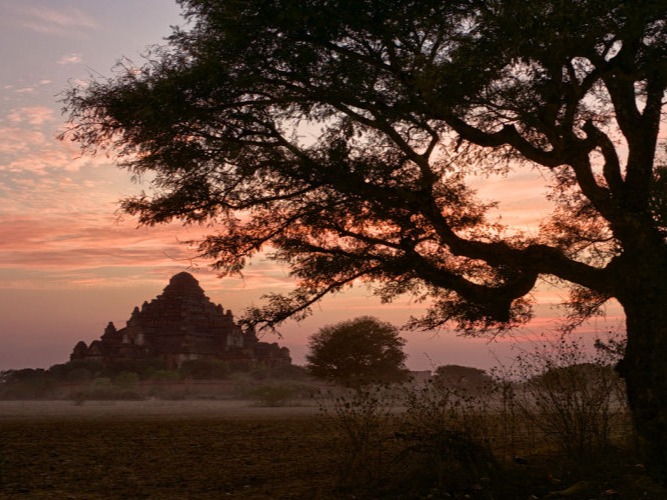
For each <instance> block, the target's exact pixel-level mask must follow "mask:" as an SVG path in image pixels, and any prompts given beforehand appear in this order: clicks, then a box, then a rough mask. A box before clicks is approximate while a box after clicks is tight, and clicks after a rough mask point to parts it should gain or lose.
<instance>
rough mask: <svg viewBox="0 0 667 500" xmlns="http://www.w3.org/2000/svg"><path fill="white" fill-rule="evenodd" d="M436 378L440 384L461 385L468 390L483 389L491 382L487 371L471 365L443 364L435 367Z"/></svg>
mask: <svg viewBox="0 0 667 500" xmlns="http://www.w3.org/2000/svg"><path fill="white" fill-rule="evenodd" d="M434 379H435V381H436V383H438V384H439V385H447V386H450V387H451V386H454V387H460V388H462V389H467V390H469V391H470V390H483V389H485V388H486V386H488V385H489V384H491V377H490V376H489V375H488V374H487V373H486V371H484V370H481V369H479V368H473V367H471V366H460V365H443V366H438V367H437V368H436V369H435V373H434Z"/></svg>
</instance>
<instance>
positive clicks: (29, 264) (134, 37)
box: [0, 0, 620, 370]
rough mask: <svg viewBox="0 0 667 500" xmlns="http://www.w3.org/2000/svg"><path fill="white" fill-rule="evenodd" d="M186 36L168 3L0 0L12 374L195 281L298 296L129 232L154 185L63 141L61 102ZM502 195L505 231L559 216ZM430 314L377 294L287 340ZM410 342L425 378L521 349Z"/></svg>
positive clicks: (435, 336) (519, 183)
mask: <svg viewBox="0 0 667 500" xmlns="http://www.w3.org/2000/svg"><path fill="white" fill-rule="evenodd" d="M175 24H181V20H180V17H179V10H178V7H177V6H176V5H175V3H174V2H172V1H170V0H141V1H139V2H136V1H132V2H130V1H128V0H115V1H113V2H90V1H84V0H79V1H76V0H48V1H47V0H43V1H41V2H39V1H34V0H24V1H21V2H16V1H14V0H0V54H2V61H3V72H2V74H1V76H0V346H2V347H1V348H0V370H3V369H11V368H23V367H48V366H50V365H52V364H55V363H60V362H64V361H66V360H67V359H68V356H69V353H70V352H71V349H72V347H73V346H74V344H75V343H76V342H77V341H78V340H85V341H86V342H90V341H91V340H93V339H96V338H98V337H99V336H100V335H101V333H102V331H103V329H104V327H105V325H106V324H107V322H108V321H114V322H115V323H116V325H117V326H119V325H124V322H125V321H126V320H127V319H128V318H129V315H130V313H131V311H132V308H133V307H134V306H135V305H140V304H141V303H142V302H143V301H144V300H150V299H152V298H153V297H155V296H156V295H158V294H159V293H160V292H161V291H162V289H163V288H164V286H166V284H167V282H168V279H169V277H170V276H171V275H173V274H175V273H177V272H180V271H183V270H191V272H193V274H194V275H195V277H196V278H197V279H198V280H199V281H200V283H201V285H202V287H203V288H204V290H205V291H206V292H207V294H208V296H209V297H210V298H211V299H212V300H213V301H214V302H216V303H221V304H222V305H223V307H225V308H226V309H231V310H232V311H234V312H235V313H237V314H239V313H240V312H241V311H242V310H243V309H244V308H245V307H246V306H249V305H252V304H255V305H257V304H260V303H261V296H262V295H263V294H264V293H267V292H273V291H288V290H289V289H290V286H291V282H290V280H289V278H288V277H287V275H286V271H285V269H282V268H280V267H278V266H276V265H274V264H272V263H270V262H267V261H265V260H262V259H257V260H256V261H255V262H253V264H252V266H251V267H250V268H248V269H247V271H246V272H245V275H244V279H238V278H233V279H232V278H226V279H224V280H218V279H217V278H216V277H215V275H214V274H213V273H212V272H210V271H209V270H208V269H207V263H206V262H203V261H193V260H191V258H192V251H191V250H190V249H188V248H187V247H185V246H183V245H181V244H180V243H179V242H180V241H183V240H187V239H189V238H191V237H192V236H193V235H196V234H197V233H196V230H193V229H187V228H183V227H180V226H178V225H169V226H163V227H158V228H153V229H150V230H149V229H136V227H135V226H136V224H135V221H133V220H128V219H125V220H118V217H117V214H116V210H117V201H118V199H119V198H121V197H123V196H126V195H128V194H132V193H135V192H137V191H138V190H140V189H141V188H142V186H140V185H139V186H138V185H136V184H133V183H132V182H131V181H130V179H129V175H128V174H127V173H126V172H124V171H121V170H119V169H117V168H115V167H114V166H113V164H112V162H110V161H109V160H108V159H105V158H82V157H80V155H79V152H78V150H77V149H76V147H75V146H74V145H72V144H67V143H62V142H59V141H57V140H56V139H55V137H56V135H57V134H58V132H59V131H60V130H61V128H62V126H63V117H62V116H61V114H60V103H59V102H58V99H59V94H60V93H61V92H62V91H63V90H64V89H66V88H67V87H68V85H69V83H68V82H77V81H84V80H86V79H89V77H90V76H91V75H94V76H96V77H103V76H105V75H109V74H110V72H111V68H112V66H113V64H114V62H115V61H116V60H117V59H118V58H120V57H121V56H127V57H129V58H131V59H134V60H135V61H139V60H140V56H139V55H140V53H141V52H142V51H143V49H144V48H145V47H146V46H147V45H149V44H151V43H155V42H159V41H160V40H161V39H162V38H163V37H164V36H165V35H167V34H168V33H169V31H170V30H169V26H170V25H175ZM509 181H511V182H509ZM501 182H502V183H503V185H505V184H507V185H508V186H511V187H500V186H501V184H500V183H501ZM144 187H145V186H144ZM501 189H502V192H503V204H502V208H503V221H504V222H506V223H507V222H511V223H514V224H516V225H517V226H519V227H521V228H523V229H526V228H528V229H530V228H531V227H534V225H535V223H536V221H537V220H538V219H539V217H540V216H542V215H544V214H545V213H546V212H547V211H548V207H547V206H546V205H545V204H544V202H543V201H542V200H543V198H542V196H541V194H542V185H541V183H540V178H539V176H538V175H537V173H536V172H531V171H527V172H523V171H521V172H518V173H516V174H514V175H513V176H511V179H510V180H500V179H490V180H487V181H485V183H484V184H481V185H480V194H481V195H482V196H488V197H491V196H494V195H495V194H496V193H498V192H499V190H501ZM192 266H194V268H195V270H194V271H192ZM539 295H540V297H541V305H540V306H538V313H539V314H538V317H537V318H536V320H535V321H534V322H533V323H531V325H529V326H528V328H526V329H524V330H522V332H518V333H519V334H520V335H521V336H522V338H526V337H532V338H536V337H537V336H539V334H540V333H542V332H545V331H546V332H549V331H552V330H553V325H554V318H555V316H557V311H555V310H553V308H552V307H551V305H552V304H553V303H555V302H557V301H558V300H559V298H560V297H559V295H558V293H556V292H554V291H548V290H546V289H543V290H541V291H540V292H539ZM419 311H420V308H419V307H418V306H416V305H414V304H411V303H410V301H409V300H408V299H406V300H403V301H397V302H396V303H394V304H390V305H381V304H379V302H378V301H377V300H376V299H374V298H373V297H371V296H370V294H369V292H368V291H367V290H365V289H359V290H354V291H352V292H349V293H345V294H343V295H341V296H338V297H335V298H332V299H327V300H325V301H324V302H323V303H322V304H321V306H319V307H317V308H316V309H315V314H314V315H313V317H311V318H309V319H308V320H306V321H305V322H303V323H301V324H295V323H288V324H286V325H285V326H284V328H282V329H281V333H282V335H283V338H282V339H280V340H279V341H280V342H281V343H282V344H283V345H286V346H287V347H289V348H290V349H291V351H292V354H293V358H294V360H295V362H297V363H301V362H303V354H304V353H305V345H306V342H307V337H308V336H309V335H310V334H312V333H313V332H314V331H316V330H317V329H318V328H319V327H320V326H322V325H324V324H330V323H334V322H338V321H341V320H344V319H348V318H352V317H355V316H360V315H367V314H370V315H374V316H377V317H380V318H382V319H384V320H388V321H392V322H394V323H395V324H397V325H400V324H401V323H402V322H404V321H405V320H407V319H408V318H409V316H410V315H416V314H419ZM610 325H611V328H620V326H619V318H618V311H617V310H616V309H615V308H612V309H611V310H610V317H609V318H608V322H607V323H604V322H602V320H600V321H599V322H592V323H590V324H589V325H587V326H586V328H585V330H586V332H588V333H591V332H592V333H595V332H597V333H600V334H602V333H603V332H604V331H606V329H607V328H608V327H609V326H610ZM405 336H406V338H407V339H408V344H407V348H406V351H407V353H408V355H409V361H408V364H409V366H410V367H411V368H413V369H429V368H431V367H432V366H433V365H440V364H448V363H456V364H466V365H472V366H479V367H484V368H486V367H488V366H490V365H492V364H493V363H494V354H493V353H492V351H493V352H495V353H496V355H497V356H500V357H503V356H506V355H507V354H508V352H509V346H510V345H511V343H512V342H510V341H509V340H508V339H506V340H503V341H500V342H497V343H492V344H489V343H488V342H487V341H486V340H483V339H461V338H457V337H455V336H454V335H452V334H451V333H449V332H445V331H443V332H427V333H417V332H415V333H406V334H405ZM277 340H278V339H277Z"/></svg>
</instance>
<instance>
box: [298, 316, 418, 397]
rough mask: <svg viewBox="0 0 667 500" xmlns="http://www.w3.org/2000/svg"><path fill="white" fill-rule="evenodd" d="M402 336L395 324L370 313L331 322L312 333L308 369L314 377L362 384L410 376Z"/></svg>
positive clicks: (394, 380)
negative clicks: (406, 366) (351, 318)
mask: <svg viewBox="0 0 667 500" xmlns="http://www.w3.org/2000/svg"><path fill="white" fill-rule="evenodd" d="M404 344H405V340H403V339H402V338H401V337H400V336H399V334H398V330H397V329H396V327H394V326H393V325H391V324H390V323H386V322H382V321H379V320H378V319H376V318H373V317H370V316H362V317H359V318H356V319H353V320H348V321H343V322H340V323H337V324H335V325H328V326H325V327H323V328H321V329H320V330H318V331H317V332H316V333H315V334H313V335H312V336H311V337H310V340H309V342H308V347H309V353H308V354H307V355H306V360H307V362H308V363H307V368H308V371H309V372H310V373H311V374H312V375H313V376H315V377H317V378H321V379H325V380H329V381H332V382H336V383H339V384H342V385H344V386H346V387H360V386H363V385H367V384H372V383H391V382H401V381H403V380H406V379H407V376H408V371H407V369H406V368H405V364H404V363H405V359H406V355H405V353H404V352H403V345H404Z"/></svg>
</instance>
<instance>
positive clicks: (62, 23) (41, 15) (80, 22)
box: [20, 6, 99, 36]
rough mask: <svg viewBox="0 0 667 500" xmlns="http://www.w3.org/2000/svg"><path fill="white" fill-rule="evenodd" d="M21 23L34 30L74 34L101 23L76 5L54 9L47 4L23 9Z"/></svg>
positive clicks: (50, 33) (52, 33) (51, 33)
mask: <svg viewBox="0 0 667 500" xmlns="http://www.w3.org/2000/svg"><path fill="white" fill-rule="evenodd" d="M20 12H21V14H22V17H23V19H22V20H21V24H22V25H23V26H24V27H25V28H28V29H30V30H32V31H35V32H37V33H43V34H47V35H66V36H72V35H76V34H80V33H81V31H86V30H92V29H95V28H97V27H98V26H99V25H98V23H97V21H95V19H93V18H92V17H91V16H90V15H88V14H87V13H86V12H84V11H83V10H81V9H77V8H76V7H66V8H63V9H60V10H59V9H54V8H50V7H45V6H34V7H32V6H31V7H26V8H24V9H21V11H20Z"/></svg>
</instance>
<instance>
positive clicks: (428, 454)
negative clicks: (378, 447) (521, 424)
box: [397, 367, 499, 495]
mask: <svg viewBox="0 0 667 500" xmlns="http://www.w3.org/2000/svg"><path fill="white" fill-rule="evenodd" d="M457 368H467V367H457ZM470 370H475V369H472V368H471V369H470ZM463 371H468V370H463ZM471 389H472V390H471ZM473 392H474V393H476V394H473ZM490 394H491V393H490V391H487V392H486V393H485V394H479V388H475V387H467V388H466V387H453V386H451V385H450V384H448V383H447V380H443V379H438V378H435V380H432V381H429V382H427V383H424V384H417V385H414V386H412V387H409V388H407V390H406V392H405V403H404V404H405V408H406V409H405V414H404V415H403V416H401V419H400V427H399V428H400V431H399V433H398V435H397V436H398V438H399V439H400V440H401V442H402V443H403V448H402V452H401V460H402V461H403V463H405V464H406V470H407V472H406V476H407V477H406V478H404V481H406V482H407V481H410V480H411V481H412V482H413V483H415V484H416V485H418V486H419V487H420V488H422V489H423V488H426V487H428V488H429V490H430V491H431V494H434V493H435V492H438V493H440V494H448V495H449V494H451V492H455V491H462V490H465V489H466V488H467V489H469V488H470V487H471V486H473V485H476V486H477V487H478V488H479V489H480V490H481V489H483V486H482V484H483V483H484V482H485V481H486V482H488V481H490V480H491V477H492V476H493V475H494V474H495V473H496V472H497V470H498V468H499V464H498V462H497V460H496V458H495V457H494V452H493V450H492V449H491V447H490V438H491V436H489V435H488V432H489V430H490V428H491V426H490V423H489V418H490V417H491V415H492V414H493V412H492V411H491V410H490V404H491V400H490V399H488V398H489V396H490ZM484 398H487V399H484ZM410 476H413V477H410ZM487 486H488V485H487ZM423 493H424V491H422V494H423Z"/></svg>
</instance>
